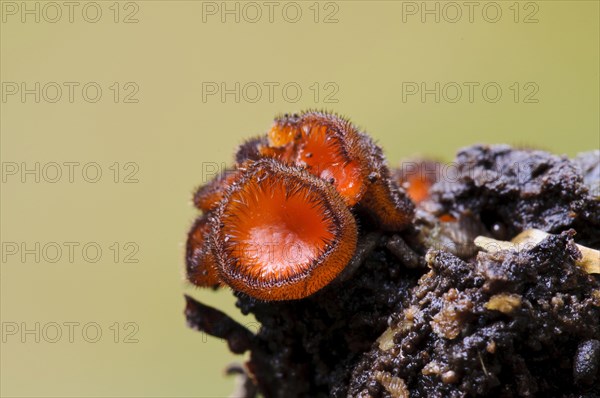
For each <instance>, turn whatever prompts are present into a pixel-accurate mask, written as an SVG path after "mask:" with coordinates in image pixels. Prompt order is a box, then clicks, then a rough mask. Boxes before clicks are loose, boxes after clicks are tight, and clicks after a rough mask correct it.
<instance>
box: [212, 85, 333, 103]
mask: <svg viewBox="0 0 600 398" xmlns="http://www.w3.org/2000/svg"><path fill="white" fill-rule="evenodd" d="M339 92H340V86H339V85H338V84H337V83H336V82H330V81H328V82H310V83H299V82H294V81H287V82H273V81H269V82H267V81H261V82H257V81H251V82H240V81H227V82H225V81H208V82H207V81H205V82H202V103H205V104H206V103H222V104H225V103H237V104H239V103H249V104H256V103H259V102H260V103H270V104H272V103H275V102H286V103H289V104H295V103H297V102H299V101H301V100H304V101H307V102H312V103H314V104H337V103H338V102H339V98H338V94H339Z"/></svg>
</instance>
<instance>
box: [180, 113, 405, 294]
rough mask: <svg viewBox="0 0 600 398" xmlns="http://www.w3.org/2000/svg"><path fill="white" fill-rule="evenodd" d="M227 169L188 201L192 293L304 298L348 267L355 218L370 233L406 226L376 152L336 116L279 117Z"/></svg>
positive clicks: (398, 193) (397, 192)
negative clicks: (195, 214)
mask: <svg viewBox="0 0 600 398" xmlns="http://www.w3.org/2000/svg"><path fill="white" fill-rule="evenodd" d="M235 159H236V166H235V168H234V169H233V170H230V171H228V172H226V173H225V174H223V175H219V176H218V177H217V178H215V179H214V180H213V181H211V182H209V183H208V184H206V185H205V186H203V187H200V188H199V189H198V190H197V192H196V194H195V196H194V204H195V205H196V207H198V208H199V209H201V210H202V211H203V212H204V213H205V216H204V217H203V218H201V221H198V222H197V223H196V224H195V225H194V228H192V231H191V232H190V236H189V238H188V255H187V263H188V279H189V280H190V281H191V282H192V283H194V284H195V285H197V286H214V285H216V284H218V283H222V284H227V285H229V286H230V287H232V288H233V289H235V290H238V291H241V292H244V293H246V294H248V295H250V296H253V297H255V298H259V299H263V300H291V299H300V298H304V297H306V296H309V295H311V294H313V293H315V292H316V291H318V290H319V289H321V288H323V287H324V286H326V285H327V284H328V283H329V282H331V281H332V280H333V279H335V278H336V277H337V275H338V274H339V273H340V272H341V271H342V270H343V269H344V268H345V267H346V265H347V264H348V263H349V261H350V260H351V259H352V256H353V254H354V251H355V248H356V241H357V237H358V232H357V227H356V219H355V217H358V215H355V214H353V212H356V213H357V214H361V215H362V214H369V215H370V216H371V220H370V221H374V223H373V226H372V228H370V229H375V230H376V229H382V230H387V231H399V230H401V229H403V228H405V227H406V226H407V225H409V223H410V221H411V219H412V217H413V213H414V206H413V204H412V203H411V202H410V200H409V199H408V197H407V196H406V195H405V193H404V191H403V190H402V189H401V188H400V187H398V186H397V185H396V184H395V183H394V181H392V179H391V178H390V172H389V169H388V167H387V164H386V162H385V158H384V156H383V153H382V151H381V149H380V148H379V147H378V146H377V145H375V144H374V142H373V141H372V140H371V138H370V137H369V136H367V135H366V134H364V133H361V132H359V130H358V129H357V128H356V127H354V126H353V125H352V124H351V123H350V122H348V121H347V120H345V119H343V118H340V117H338V116H336V115H331V114H326V113H321V112H305V113H302V114H300V115H291V116H288V115H285V116H283V117H279V118H277V119H276V120H275V123H274V125H273V126H272V128H271V129H270V131H269V132H268V134H267V135H266V136H259V137H256V138H253V139H250V140H249V141H247V142H246V143H244V144H242V145H241V146H240V147H239V148H238V151H237V153H236V156H235ZM359 209H360V211H358V210H359ZM208 219H210V220H211V222H210V226H209V224H208V223H207V220H208Z"/></svg>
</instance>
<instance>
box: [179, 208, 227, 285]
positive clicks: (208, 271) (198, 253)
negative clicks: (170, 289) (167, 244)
mask: <svg viewBox="0 0 600 398" xmlns="http://www.w3.org/2000/svg"><path fill="white" fill-rule="evenodd" d="M209 234H210V223H209V219H208V217H207V216H206V215H203V216H200V217H198V218H197V219H196V221H195V222H194V224H193V225H192V228H191V229H190V233H189V234H188V239H187V244H186V256H185V259H186V272H187V278H188V280H189V281H190V282H192V283H193V284H194V285H196V286H202V287H214V286H218V285H219V274H218V273H217V268H216V263H215V259H214V257H213V255H212V252H211V250H210V247H209V241H208V237H209Z"/></svg>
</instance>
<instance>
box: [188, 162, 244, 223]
mask: <svg viewBox="0 0 600 398" xmlns="http://www.w3.org/2000/svg"><path fill="white" fill-rule="evenodd" d="M236 174H237V172H236V171H234V170H227V171H225V172H224V173H221V174H219V175H217V177H215V178H214V179H213V180H212V181H211V182H209V183H208V184H206V185H202V186H201V187H200V188H198V189H197V190H196V193H195V194H194V205H195V206H196V207H197V208H198V209H199V210H202V211H203V212H206V213H207V212H210V211H212V210H214V209H216V208H217V206H219V203H220V202H221V199H223V195H225V191H226V190H227V187H229V186H230V185H231V184H233V182H234V181H235V179H236V178H237V175H236Z"/></svg>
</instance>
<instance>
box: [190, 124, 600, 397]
mask: <svg viewBox="0 0 600 398" xmlns="http://www.w3.org/2000/svg"><path fill="white" fill-rule="evenodd" d="M317 120H318V121H317ZM303 126H310V127H303ZM315 126H321V127H318V128H316V127H315ZM322 126H328V127H327V128H325V127H322ZM336 126H337V127H336ZM340 126H346V127H345V128H341V127H340ZM313 131H315V132H316V133H315V136H314V137H308V132H311V134H312V132H313ZM321 131H323V133H321ZM349 131H351V132H352V133H349ZM303 133H306V134H307V136H306V137H305V136H304V135H303ZM322 134H324V135H322ZM329 136H331V137H334V138H331V139H330V140H328V139H327V138H328V137H329ZM357 136H359V137H363V138H360V139H357V140H354V137H357ZM339 137H345V138H339ZM331 140H333V143H331ZM336 140H338V141H336ZM356 142H362V144H361V145H356ZM353 143H354V144H353ZM306 148H310V150H309V149H306ZM340 148H344V149H340ZM320 150H321V152H320ZM341 153H342V154H345V155H344V156H341V155H340V154H341ZM349 153H351V154H353V155H347V154H349ZM307 155H309V156H307ZM340 156H341V157H340ZM307 159H308V160H309V162H306V160H307ZM336 159H343V161H342V162H337V160H336ZM360 159H362V160H360ZM365 160H366V161H365ZM236 161H237V165H236V167H235V169H234V170H233V171H232V172H231V173H229V174H227V175H223V176H221V177H219V178H218V179H216V180H215V181H213V182H212V183H210V184H208V185H206V186H205V187H202V188H200V190H199V191H198V192H197V194H196V196H195V203H196V205H197V207H199V208H200V209H202V210H203V211H204V215H203V216H201V217H199V218H198V220H197V221H196V222H195V223H194V226H193V228H192V230H191V231H190V234H189V238H188V248H187V267H188V268H187V269H188V279H189V280H190V281H191V282H192V283H194V284H195V285H198V286H218V285H221V284H226V285H229V286H231V287H232V288H233V290H234V294H235V295H236V297H237V303H236V305H237V307H239V309H240V310H241V311H242V313H243V314H250V313H251V314H253V315H254V316H255V317H256V320H257V321H258V322H260V324H261V327H260V329H259V330H258V331H257V332H256V333H252V332H251V331H249V330H248V329H246V328H245V327H244V326H242V325H241V324H239V323H237V322H235V321H234V320H232V319H231V318H230V317H229V316H227V315H226V314H225V313H223V312H221V311H219V310H216V309H214V308H211V307H208V306H206V305H203V304H201V303H199V302H197V301H195V300H194V299H192V298H191V297H186V300H187V305H186V318H187V321H188V324H189V326H191V327H192V328H195V329H198V330H201V331H204V332H206V333H208V334H210V335H213V336H216V337H219V338H223V339H225V340H226V341H227V343H228V344H229V348H230V350H231V351H232V352H234V353H238V354H241V353H244V352H247V351H249V352H250V358H249V359H248V361H247V362H246V363H245V364H244V366H236V367H232V368H230V369H229V370H228V374H237V375H238V377H240V378H242V383H241V384H240V385H241V387H242V388H241V390H240V391H237V392H236V393H235V395H234V396H239V397H247V398H254V397H256V396H257V394H258V393H260V394H261V396H264V397H266V398H271V397H277V398H279V397H281V398H284V397H285V398H290V397H311V398H315V397H318V398H320V397H328V396H329V397H336V398H342V397H353V398H354V397H363V398H367V397H392V398H408V397H411V398H415V397H416V398H425V397H428V398H429V397H435V398H437V397H439V398H442V397H453V398H454V397H456V398H458V397H534V396H540V397H542V396H543V397H563V398H598V397H600V278H599V275H598V273H599V272H600V254H599V252H598V251H597V250H598V249H600V238H599V236H600V235H599V234H598V231H599V230H600V200H599V199H600V195H599V191H598V188H599V187H600V174H599V173H600V151H595V152H589V153H586V154H582V155H580V156H578V157H577V158H575V159H572V160H570V159H567V158H565V157H558V156H554V155H551V154H548V153H546V152H542V151H535V150H525V149H513V148H510V147H507V146H474V147H470V148H467V149H465V150H463V151H461V152H460V153H459V155H458V157H457V160H456V163H454V164H453V171H454V172H455V174H453V175H452V178H447V177H448V176H444V175H442V174H441V170H442V169H441V168H440V166H441V165H440V163H437V162H432V161H412V162H409V163H407V164H408V168H406V167H403V168H402V169H399V170H392V171H391V172H390V171H388V169H387V167H385V163H384V161H383V156H382V155H381V150H380V149H379V148H377V147H376V146H374V145H373V144H372V142H371V141H370V140H369V139H368V138H366V137H365V136H364V135H363V134H358V133H356V129H354V128H353V127H351V125H350V124H349V123H348V122H345V121H343V120H341V119H339V118H336V117H334V116H329V115H325V114H320V113H306V114H303V115H301V116H291V117H284V118H280V119H277V120H276V122H275V125H274V127H273V128H272V129H271V131H270V132H269V134H268V135H267V136H266V137H260V138H257V139H254V140H251V141H249V142H248V143H246V144H245V145H243V146H242V147H241V148H240V150H239V151H238V153H237V155H236ZM357 165H358V166H357ZM405 165H406V164H405ZM332 178H333V180H332ZM263 181H264V183H263ZM261 183H262V184H261ZM304 183H307V184H311V186H312V184H315V185H314V186H315V187H316V188H311V189H310V190H304V189H303V188H302V184H304ZM284 192H293V193H297V194H298V195H292V197H291V198H290V196H289V195H287V194H286V193H284ZM403 192H406V195H407V196H408V197H409V198H410V200H411V201H412V203H414V207H415V209H416V210H415V211H414V213H413V211H412V208H413V205H411V203H410V201H408V199H406V197H405V196H404V193H403ZM398 198H402V200H398ZM390 199H391V200H390ZM304 201H305V202H306V203H312V204H313V206H312V207H311V209H312V210H310V211H308V210H306V209H305V207H304V206H303V205H302V203H303V202H304ZM282 202H285V204H286V206H288V208H289V213H290V214H292V215H293V217H294V218H296V217H299V218H301V223H303V225H306V226H309V227H310V230H311V231H315V235H310V234H302V233H300V232H299V231H297V230H294V231H293V233H290V230H291V228H290V227H289V226H288V225H287V224H285V222H283V224H282V219H281V218H279V216H278V215H277V208H278V207H280V205H281V204H282ZM301 202H302V203H301ZM390 206H391V207H390ZM390 209H395V210H396V211H397V210H398V209H400V211H397V212H396V213H394V212H391V213H390V218H387V217H386V215H387V213H386V212H389V210H390ZM338 212H339V214H338ZM342 213H343V214H345V216H343V217H342V218H343V220H342V221H339V220H338V221H335V220H334V219H333V218H330V217H336V216H337V217H340V214H342ZM253 214H256V216H253ZM323 215H326V216H323ZM300 216H301V217H300ZM319 216H321V217H319ZM394 218H396V220H398V219H400V220H402V221H401V222H399V223H398V222H396V221H394ZM262 220H264V221H266V223H267V224H269V223H277V224H271V226H270V227H269V228H267V232H265V231H264V225H265V224H264V223H263V221H262ZM283 221H285V220H283ZM408 221H410V223H408ZM394 223H395V224H394ZM282 225H283V226H282ZM349 225H351V226H350V227H348V226H349ZM335 227H337V229H336V228H335ZM253 229H256V231H257V236H251V237H249V236H248V231H249V230H253ZM340 233H346V234H347V237H346V238H344V239H347V240H348V241H351V242H352V243H351V247H350V246H346V248H345V249H343V248H341V246H338V244H340V242H337V243H336V242H334V241H335V237H337V236H338V235H337V234H340ZM269 234H270V236H273V235H276V236H278V237H279V239H280V240H279V242H281V243H282V245H285V244H289V242H290V240H292V241H294V242H297V240H298V239H299V240H301V241H302V242H303V243H305V244H306V246H300V247H311V248H313V250H315V251H310V250H299V251H298V252H297V253H298V254H299V256H300V257H299V258H300V259H304V260H306V261H304V262H302V261H299V262H293V263H292V264H289V262H284V265H286V266H291V270H290V271H289V272H290V273H288V274H286V277H290V276H291V275H292V274H294V275H296V274H298V275H301V276H300V277H298V279H296V280H294V282H292V283H290V282H287V284H277V283H270V284H269V283H267V284H265V283H264V282H261V283H256V280H255V279H256V278H257V277H262V276H264V275H265V274H264V273H261V271H264V270H265V268H264V266H265V265H267V267H266V269H267V270H269V269H271V270H273V265H276V264H275V262H277V261H279V262H282V261H283V260H285V259H286V258H285V257H284V256H283V255H282V253H281V252H278V251H277V250H281V247H282V246H278V249H276V250H275V251H274V252H272V253H270V254H269V256H267V258H264V257H261V253H257V252H256V251H255V250H252V247H249V244H255V243H256V242H259V243H261V244H262V243H264V242H269V241H270V239H271V237H269V238H265V237H264V236H265V235H269ZM357 235H358V238H357ZM228 236H234V237H235V239H233V240H234V243H233V244H234V245H236V246H235V247H231V246H227V241H228V240H230V239H227V237H228ZM315 236H320V237H321V238H325V239H324V240H323V239H321V241H319V240H317V239H316V238H315ZM532 236H534V237H535V239H534V241H533V243H531V241H529V243H531V244H527V245H522V243H523V240H522V238H523V237H529V238H531V237H532ZM511 238H513V239H512V240H511V241H510V242H508V241H507V240H509V239H511ZM236 242H242V243H236ZM482 242H483V243H484V244H483V245H482ZM490 242H491V243H493V246H491V247H490V246H486V243H490ZM219 246H220V247H219ZM250 246H251V245H250ZM324 247H328V250H330V251H327V250H324V251H323V248H324ZM354 247H355V248H354ZM319 249H321V250H319ZM335 250H338V251H335ZM346 252H351V256H350V257H351V258H349V257H344V256H343V255H342V254H347V253H346ZM249 253H250V254H249ZM262 255H263V256H264V254H262ZM319 256H321V257H319ZM315 259H316V260H317V261H313V262H312V263H310V265H309V261H310V260H315ZM317 264H318V266H317ZM307 265H308V267H307ZM311 266H314V267H315V268H314V269H312V271H311ZM319 267H322V268H326V269H329V268H332V269H334V270H335V271H317V269H318V268H319ZM338 267H340V268H343V269H344V270H343V271H338V270H337V268H338ZM283 268H285V267H283ZM275 271H276V272H277V273H281V272H284V271H283V269H282V268H278V269H276V270H275ZM311 272H312V273H311ZM319 272H324V273H325V274H326V276H325V277H324V276H322V275H320V274H319ZM284 273H285V272H284ZM334 273H335V274H336V275H337V277H336V276H335V275H333V274H334ZM338 273H339V275H338ZM307 275H310V276H311V277H309V278H308V279H304V276H307ZM314 275H320V276H318V277H317V278H313V276H314ZM307 280H310V282H308V281H307ZM313 280H314V281H317V282H313ZM271 282H273V281H271ZM236 283H237V285H236ZM312 283H318V284H319V285H320V286H318V287H316V286H314V285H312V286H311V285H310V284H312ZM321 283H322V284H323V285H322V286H321ZM248 285H250V286H248ZM311 289H314V291H313V292H311ZM265 292H269V293H265ZM270 292H274V293H270ZM290 292H293V295H291V293H290ZM311 293H312V294H311ZM282 295H287V297H288V298H302V299H299V300H288V299H286V298H285V297H282ZM290 295H291V296H290ZM296 295H297V296H296Z"/></svg>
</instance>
